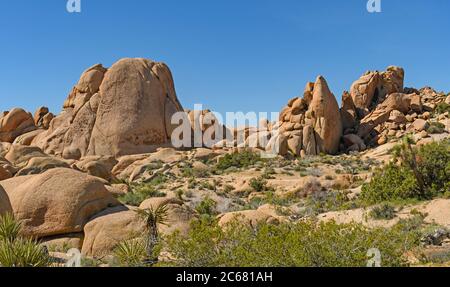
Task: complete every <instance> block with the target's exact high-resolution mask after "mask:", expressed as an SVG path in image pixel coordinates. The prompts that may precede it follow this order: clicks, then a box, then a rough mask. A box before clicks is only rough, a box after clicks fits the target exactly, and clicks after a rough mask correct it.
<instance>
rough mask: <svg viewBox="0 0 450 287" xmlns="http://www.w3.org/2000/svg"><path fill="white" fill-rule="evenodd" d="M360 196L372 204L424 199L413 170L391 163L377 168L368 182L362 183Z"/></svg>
mask: <svg viewBox="0 0 450 287" xmlns="http://www.w3.org/2000/svg"><path fill="white" fill-rule="evenodd" d="M360 198H361V199H362V200H363V201H366V202H368V203H372V204H376V203H380V202H384V201H393V200H404V199H409V198H419V199H425V198H424V197H423V196H422V195H421V194H420V193H419V191H418V187H417V181H416V179H415V177H414V174H413V172H412V171H410V170H409V169H408V168H406V167H402V166H397V165H395V164H392V163H391V164H389V165H387V166H386V167H385V168H383V169H378V170H377V171H376V172H375V174H374V176H373V178H372V180H371V181H370V183H368V184H364V185H363V187H362V193H361V195H360Z"/></svg>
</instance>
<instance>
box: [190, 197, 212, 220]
mask: <svg viewBox="0 0 450 287" xmlns="http://www.w3.org/2000/svg"><path fill="white" fill-rule="evenodd" d="M216 206H217V202H215V201H214V200H213V199H211V198H209V197H205V198H204V199H203V200H202V201H200V203H199V204H197V206H196V207H195V211H197V213H198V214H200V215H207V216H212V215H216V214H217V211H216Z"/></svg>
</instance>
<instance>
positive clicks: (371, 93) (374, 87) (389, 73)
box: [350, 66, 405, 116]
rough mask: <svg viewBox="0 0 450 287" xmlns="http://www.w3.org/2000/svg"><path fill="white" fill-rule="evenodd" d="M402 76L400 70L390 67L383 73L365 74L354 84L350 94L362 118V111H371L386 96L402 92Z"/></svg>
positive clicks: (401, 70)
mask: <svg viewBox="0 0 450 287" xmlns="http://www.w3.org/2000/svg"><path fill="white" fill-rule="evenodd" d="M404 76H405V73H404V70H403V69H402V68H400V67H394V66H390V67H388V68H387V70H386V71H385V72H367V73H366V74H365V75H363V76H362V77H361V78H360V79H359V80H357V81H356V82H354V83H353V85H352V87H351V89H350V94H351V96H352V98H353V102H354V103H355V107H356V108H357V109H358V110H359V111H360V113H362V116H364V115H365V114H364V113H363V112H362V111H364V110H366V109H369V110H371V109H373V108H374V107H376V105H377V104H378V103H380V102H382V101H383V100H384V99H385V97H386V96H387V95H389V94H392V93H399V92H403V84H404Z"/></svg>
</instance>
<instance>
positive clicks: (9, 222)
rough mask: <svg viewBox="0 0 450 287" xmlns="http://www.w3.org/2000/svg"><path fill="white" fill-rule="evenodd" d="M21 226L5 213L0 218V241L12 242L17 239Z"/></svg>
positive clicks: (10, 215)
mask: <svg viewBox="0 0 450 287" xmlns="http://www.w3.org/2000/svg"><path fill="white" fill-rule="evenodd" d="M21 227H22V226H21V224H20V223H19V222H17V221H16V220H15V219H14V216H13V215H12V214H10V213H7V214H5V215H3V216H2V217H0V241H7V242H13V241H14V240H16V239H17V238H18V237H19V233H20V229H21Z"/></svg>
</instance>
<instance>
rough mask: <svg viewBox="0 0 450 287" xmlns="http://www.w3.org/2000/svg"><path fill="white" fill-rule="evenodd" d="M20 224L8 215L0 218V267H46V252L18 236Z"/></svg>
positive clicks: (32, 242)
mask: <svg viewBox="0 0 450 287" xmlns="http://www.w3.org/2000/svg"><path fill="white" fill-rule="evenodd" d="M20 230H21V224H20V223H19V222H17V221H15V220H14V217H13V216H12V215H10V214H7V215H4V216H2V217H0V266H2V267H47V266H50V264H51V258H50V256H49V255H48V252H47V251H46V250H45V249H44V247H42V246H41V245H39V244H38V242H37V241H35V240H34V239H32V238H25V237H23V236H21V235H20Z"/></svg>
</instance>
